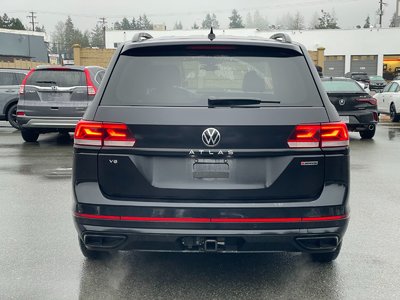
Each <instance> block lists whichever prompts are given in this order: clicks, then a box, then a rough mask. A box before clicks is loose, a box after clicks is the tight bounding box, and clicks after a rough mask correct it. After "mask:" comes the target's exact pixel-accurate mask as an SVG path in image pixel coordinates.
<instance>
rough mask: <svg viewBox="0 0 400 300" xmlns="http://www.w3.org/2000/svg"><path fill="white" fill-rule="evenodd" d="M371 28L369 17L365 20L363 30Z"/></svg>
mask: <svg viewBox="0 0 400 300" xmlns="http://www.w3.org/2000/svg"><path fill="white" fill-rule="evenodd" d="M370 26H371V22H370V18H369V16H368V17H367V18H366V19H365V24H364V28H369V27H370Z"/></svg>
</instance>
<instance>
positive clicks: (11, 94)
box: [0, 69, 28, 129]
mask: <svg viewBox="0 0 400 300" xmlns="http://www.w3.org/2000/svg"><path fill="white" fill-rule="evenodd" d="M27 73H28V71H27V70H17V69H0V120H6V121H8V122H10V124H11V126H12V127H14V128H16V129H19V125H18V123H17V103H18V90H19V86H20V85H21V83H22V80H23V79H24V77H25V76H26V74H27Z"/></svg>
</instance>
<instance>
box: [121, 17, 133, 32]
mask: <svg viewBox="0 0 400 300" xmlns="http://www.w3.org/2000/svg"><path fill="white" fill-rule="evenodd" d="M121 29H122V30H131V29H132V28H131V23H130V22H129V20H128V19H127V18H123V19H122V21H121Z"/></svg>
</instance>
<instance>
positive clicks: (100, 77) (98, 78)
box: [94, 70, 106, 85]
mask: <svg viewBox="0 0 400 300" xmlns="http://www.w3.org/2000/svg"><path fill="white" fill-rule="evenodd" d="M105 73H106V72H105V71H104V70H101V71H99V72H97V73H96V75H95V77H94V80H95V81H96V83H97V84H98V85H100V83H101V81H102V80H103V77H104V74H105Z"/></svg>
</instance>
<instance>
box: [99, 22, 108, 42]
mask: <svg viewBox="0 0 400 300" xmlns="http://www.w3.org/2000/svg"><path fill="white" fill-rule="evenodd" d="M99 20H100V21H99V22H100V23H101V28H102V29H103V48H106V24H107V21H106V18H105V17H102V18H99Z"/></svg>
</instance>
